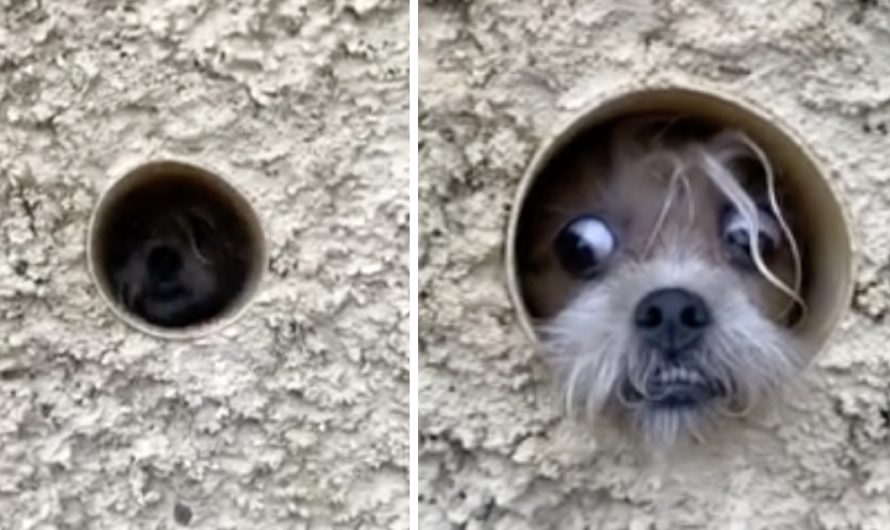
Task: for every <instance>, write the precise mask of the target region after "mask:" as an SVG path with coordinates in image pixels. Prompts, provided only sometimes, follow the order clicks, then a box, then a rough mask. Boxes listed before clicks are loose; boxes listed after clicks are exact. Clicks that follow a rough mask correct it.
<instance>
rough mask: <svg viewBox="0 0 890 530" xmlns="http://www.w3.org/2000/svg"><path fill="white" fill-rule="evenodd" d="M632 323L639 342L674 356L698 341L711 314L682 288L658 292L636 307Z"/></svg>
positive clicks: (696, 296)
mask: <svg viewBox="0 0 890 530" xmlns="http://www.w3.org/2000/svg"><path fill="white" fill-rule="evenodd" d="M634 324H635V325H636V328H637V333H639V334H640V335H641V336H642V338H643V340H645V341H647V342H648V343H649V344H651V345H653V346H655V347H657V348H659V349H660V350H662V351H665V352H669V353H676V352H679V351H681V350H683V349H684V348H686V347H688V346H690V345H692V344H693V343H694V342H695V341H697V340H698V339H700V338H701V336H702V335H703V334H704V332H705V329H707V327H708V326H709V325H710V324H711V312H710V311H709V310H708V304H707V303H706V302H705V301H704V300H703V299H702V298H701V297H700V296H698V295H697V294H695V293H692V292H690V291H688V290H686V289H681V288H676V287H673V288H667V289H658V290H655V291H652V292H650V293H649V294H647V295H646V296H644V297H643V299H642V300H640V302H639V303H638V304H637V308H636V310H635V312H634Z"/></svg>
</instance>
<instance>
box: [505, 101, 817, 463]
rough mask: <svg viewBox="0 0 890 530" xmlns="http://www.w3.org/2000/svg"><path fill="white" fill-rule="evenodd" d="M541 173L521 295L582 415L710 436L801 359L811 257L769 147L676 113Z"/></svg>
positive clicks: (649, 432)
mask: <svg viewBox="0 0 890 530" xmlns="http://www.w3.org/2000/svg"><path fill="white" fill-rule="evenodd" d="M596 133H597V134H595V135H593V134H592V135H589V136H585V137H582V138H581V139H580V140H578V141H576V142H575V143H574V144H573V146H571V147H570V148H569V149H568V151H567V154H565V155H564V156H561V157H560V158H558V159H557V160H556V161H554V163H553V164H551V166H550V167H549V169H548V170H547V171H546V172H545V173H544V174H542V175H541V182H542V184H540V185H539V186H537V188H536V189H535V195H534V196H535V200H536V202H535V205H530V208H532V209H531V210H530V211H528V212H526V213H525V214H524V216H523V221H522V229H521V230H522V232H521V234H522V236H521V237H522V241H521V242H520V246H519V267H520V275H521V278H522V289H523V292H524V296H525V298H526V300H527V302H528V305H529V308H530V310H531V312H532V314H533V316H534V317H535V318H536V320H537V322H538V331H539V335H540V336H541V338H542V343H543V355H544V357H545V359H546V360H547V361H548V362H549V363H550V364H551V366H552V367H553V368H554V370H555V372H556V374H557V375H558V378H559V381H560V384H561V388H562V392H563V395H564V398H565V402H566V404H567V406H568V407H569V409H570V410H572V411H583V412H584V413H586V414H587V415H589V416H591V417H600V416H604V417H607V418H610V419H612V420H615V421H616V422H617V423H618V424H619V425H620V426H621V427H623V428H625V430H629V431H631V432H632V433H634V434H637V435H639V436H640V437H641V438H642V440H643V441H645V442H646V443H648V444H649V445H650V446H653V445H654V446H658V445H661V446H669V445H673V444H675V443H677V442H681V441H683V440H688V439H698V440H701V439H705V438H707V437H708V435H709V434H711V433H713V432H714V431H715V430H717V429H721V428H723V427H724V422H726V421H729V419H730V418H739V417H747V416H749V415H751V414H754V413H755V412H756V411H759V410H763V409H764V408H765V407H767V406H768V405H769V404H770V403H771V402H773V401H774V400H776V399H778V397H779V396H780V395H781V393H782V390H783V389H784V388H785V386H786V385H787V384H788V383H789V381H790V380H791V378H792V377H793V376H794V374H795V372H796V370H798V369H799V367H800V366H801V354H800V352H799V351H798V346H797V345H796V344H795V340H794V338H793V337H792V335H791V334H790V333H789V332H788V331H787V326H788V324H789V323H790V322H791V320H792V319H793V318H794V316H795V314H796V315H797V316H799V315H800V311H802V310H803V309H804V306H803V301H802V298H801V295H800V291H801V282H802V271H801V249H800V248H798V243H797V241H796V239H795V236H794V233H793V232H792V230H791V227H790V225H789V220H788V219H787V218H786V217H787V216H786V213H785V212H783V211H782V210H783V207H782V204H780V200H779V195H778V192H777V189H776V183H775V176H774V174H773V170H772V168H771V166H770V163H769V160H768V159H767V158H766V156H765V155H764V153H763V151H762V150H761V149H760V148H759V147H758V146H757V145H756V144H755V143H754V142H753V141H751V140H750V139H749V138H748V137H746V136H745V135H744V134H742V133H740V132H738V131H731V130H722V131H721V130H717V129H715V128H713V127H710V126H708V125H706V124H702V123H698V122H696V121H695V120H688V119H682V118H676V117H669V118H664V119H660V118H659V119H631V120H625V121H624V122H620V123H617V124H612V125H611V126H610V127H609V128H608V131H607V134H605V136H604V134H603V133H604V129H598V130H597V131H596Z"/></svg>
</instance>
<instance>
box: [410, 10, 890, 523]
mask: <svg viewBox="0 0 890 530" xmlns="http://www.w3.org/2000/svg"><path fill="white" fill-rule="evenodd" d="M420 25H421V30H420V34H421V44H420V51H421V59H420V64H421V72H420V73H421V79H422V85H421V200H422V202H421V210H422V218H421V237H422V239H421V247H422V261H421V266H422V273H421V309H422V311H421V326H422V328H421V334H420V336H421V381H420V392H421V400H420V418H421V433H420V434H421V461H420V484H421V527H422V528H430V529H432V528H436V529H447V528H468V529H474V528H479V529H481V528H495V529H502V530H522V529H551V528H552V529H560V530H568V529H585V528H591V529H593V528H609V529H633V530H647V529H677V528H713V529H748V528H751V529H759V528H770V529H777V528H780V529H781V528H787V529H792V528H793V529H837V530H840V529H854V528H855V529H868V530H877V529H882V528H890V383H888V381H890V347H888V343H890V334H888V329H890V323H888V322H887V321H886V317H885V315H886V313H887V310H888V307H890V305H888V304H890V257H888V256H890V191H888V188H887V182H888V181H890V136H888V131H890V5H888V4H887V3H886V2H883V1H882V0H876V1H864V0H863V1H854V0H849V1H848V0H838V1H830V2H825V1H822V2H817V1H809V0H800V1H797V0H791V1H787V2H780V3H776V2H771V1H766V0H755V1H751V2H711V1H706V0H670V1H666V2H647V1H639V0H629V1H620V2H619V1H607V0H600V1H586V2H580V1H579V2H562V1H551V0H543V1H541V2H514V1H511V0H492V1H484V2H482V1H464V2H444V1H434V2H426V3H422V5H421V18H420ZM656 81H666V82H670V81H674V82H678V83H682V84H686V85H692V86H708V87H711V88H715V89H718V90H722V91H726V92H728V93H730V94H733V95H737V96H740V97H742V98H744V99H747V100H750V101H753V102H755V103H756V104H758V105H759V106H761V107H763V108H764V109H766V110H767V111H769V112H771V113H772V114H774V115H776V116H778V117H779V118H780V119H782V120H783V121H784V122H786V123H787V124H788V125H789V126H790V127H791V128H793V129H794V130H795V131H796V132H797V133H798V134H799V135H800V136H802V137H803V138H804V139H805V140H806V142H808V143H809V144H810V145H811V146H812V147H813V148H814V149H815V151H816V152H817V154H818V155H819V157H820V159H821V160H822V161H823V163H824V164H825V166H826V168H827V169H828V171H829V172H830V174H831V178H832V180H833V184H834V186H835V187H836V188H837V189H838V190H839V192H840V193H841V194H842V200H843V201H844V202H845V203H846V204H847V206H848V207H849V212H850V216H851V221H852V224H853V228H854V231H855V235H856V238H857V240H856V245H857V260H858V269H857V273H856V278H855V280H856V296H855V300H854V301H853V303H852V304H851V308H850V311H849V313H848V314H847V316H846V318H845V319H844V321H843V322H842V325H841V326H840V329H839V332H838V333H837V334H836V336H835V337H834V339H833V340H832V341H831V343H830V344H829V346H828V347H827V348H826V349H825V350H824V351H823V353H822V355H821V357H819V358H818V360H817V361H816V363H815V364H814V365H813V366H812V368H811V370H810V371H809V372H808V374H807V376H806V388H807V392H805V393H803V394H802V395H803V396H805V397H804V398H802V399H801V400H800V402H799V403H797V404H796V409H795V410H796V411H797V412H796V413H793V414H791V415H790V417H789V418H787V419H786V420H785V421H782V422H780V423H773V424H770V425H767V426H766V427H765V428H763V429H762V431H761V432H759V433H757V435H756V436H754V438H755V440H754V442H755V443H752V444H750V445H749V446H748V448H747V449H737V450H734V451H731V452H728V453H726V454H723V455H722V456H721V455H719V454H718V455H711V454H701V455H698V456H697V457H692V458H689V459H688V460H684V461H683V462H682V463H679V464H675V465H674V466H672V467H668V468H662V467H659V466H647V465H644V464H643V463H641V462H639V461H638V459H637V458H636V457H634V456H633V455H631V453H630V452H628V451H626V450H622V449H621V447H616V446H615V445H614V444H609V443H606V441H605V440H604V438H603V437H602V436H600V435H596V434H595V433H591V432H589V431H588V430H585V429H584V428H582V427H579V426H577V425H574V424H573V423H572V422H571V421H568V420H566V419H564V418H563V417H562V415H561V412H560V409H559V407H558V406H557V405H556V404H555V403H554V400H553V399H552V397H551V396H552V393H551V380H550V378H549V374H548V373H547V370H546V369H545V368H544V366H543V365H542V363H541V362H540V361H539V360H538V359H537V358H536V357H535V355H534V352H533V351H532V348H531V347H530V346H529V344H528V342H527V341H526V339H525V337H524V336H523V334H522V333H521V331H520V329H519V327H518V326H517V324H516V321H515V319H514V316H513V312H512V308H511V306H510V303H509V300H508V297H507V293H506V290H505V287H504V285H505V281H504V278H503V272H502V271H503V264H502V244H503V236H504V232H505V229H506V221H507V215H508V211H509V207H510V206H511V204H510V203H511V200H512V197H513V193H514V191H515V187H516V185H517V183H518V181H519V178H520V176H521V174H522V172H523V169H524V167H525V165H526V164H527V163H528V162H529V161H530V158H531V156H532V154H533V152H534V150H535V148H536V147H537V144H538V142H539V140H540V139H541V138H543V137H545V136H546V135H547V134H548V133H550V132H551V128H552V127H553V126H554V125H555V124H556V123H558V122H560V121H562V120H564V119H565V118H567V117H569V116H570V115H572V114H573V112H575V111H577V109H578V108H579V107H581V106H583V105H584V104H585V103H586V102H589V101H591V100H594V99H597V98H598V97H599V95H601V94H604V93H608V92H609V91H610V90H611V89H612V88H613V87H615V86H626V85H632V84H635V83H643V82H646V83H654V82H656ZM666 469H667V470H666Z"/></svg>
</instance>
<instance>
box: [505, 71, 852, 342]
mask: <svg viewBox="0 0 890 530" xmlns="http://www.w3.org/2000/svg"><path fill="white" fill-rule="evenodd" d="M647 115H669V116H684V117H688V118H691V119H692V123H694V124H695V123H697V124H703V125H704V126H705V127H716V128H733V129H738V130H741V131H743V132H744V133H745V134H746V135H748V136H749V137H750V138H751V139H752V140H753V141H754V142H755V143H756V144H758V145H759V146H761V147H762V148H763V150H764V152H765V154H766V157H767V158H768V159H769V160H770V161H771V162H772V163H773V164H774V166H775V170H776V172H777V175H778V176H777V179H781V185H782V186H784V188H785V189H786V190H787V192H788V195H789V197H790V198H789V203H790V207H791V208H792V209H793V211H794V213H795V214H796V216H797V220H798V224H799V230H800V233H799V237H800V238H801V240H802V247H803V252H804V255H803V256H802V257H803V267H804V271H803V275H802V276H803V285H802V289H801V292H802V296H803V298H804V301H805V303H806V306H807V309H808V310H807V312H806V314H805V315H802V314H793V315H792V318H790V319H789V322H790V323H793V327H792V331H793V332H794V334H795V335H796V336H797V337H798V338H799V339H801V341H802V342H803V343H804V344H805V345H806V346H807V347H808V350H809V351H810V352H811V353H812V354H815V353H816V352H818V351H819V350H820V349H821V348H822V346H823V344H824V343H825V341H826V340H827V339H828V337H829V335H830V334H831V332H832V331H833V330H834V328H835V327H836V325H837V323H838V322H839V321H840V319H841V317H842V316H843V314H844V312H845V310H846V308H847V306H848V303H849V300H850V297H851V293H852V283H853V282H852V278H853V273H852V271H853V251H852V237H851V234H850V230H849V226H848V223H847V219H846V215H845V213H844V208H843V205H842V203H841V201H840V200H839V198H838V196H837V195H836V194H835V192H834V190H833V189H832V186H831V184H830V182H829V180H828V178H827V176H826V174H825V172H824V171H823V170H822V168H821V167H820V165H819V162H818V160H817V159H816V158H815V157H814V156H813V154H812V153H811V152H810V150H809V149H808V148H807V146H806V145H805V144H804V143H803V142H802V141H801V140H800V139H799V138H798V137H797V136H796V135H794V134H793V133H792V132H790V131H789V130H788V129H787V128H786V127H785V126H784V125H783V124H782V123H781V121H780V120H778V119H776V118H775V117H772V116H769V115H767V114H764V113H763V112H762V111H760V110H759V109H755V108H754V107H752V106H751V105H749V104H748V103H746V102H742V101H736V100H734V99H731V98H728V97H726V96H723V95H716V94H713V93H710V92H706V91H702V90H698V89H690V88H685V87H677V86H666V87H652V88H644V89H637V90H629V91H622V92H619V93H617V94H612V95H609V96H607V97H605V98H603V99H601V100H599V101H597V102H595V103H594V104H593V105H591V106H589V107H587V108H586V109H584V110H582V111H581V112H580V113H579V114H578V115H577V116H575V117H574V118H573V119H571V120H570V121H569V122H567V123H565V124H564V126H563V127H561V128H559V129H557V130H556V131H555V132H554V134H553V135H552V136H551V137H549V138H547V139H546V140H545V141H544V142H543V144H542V146H541V148H540V149H539V151H538V152H537V154H536V155H535V157H534V159H533V160H532V162H531V164H530V165H529V167H528V169H527V171H526V173H525V175H524V176H523V178H522V181H521V182H520V185H519V189H518V191H517V194H516V198H515V200H514V203H513V209H512V212H511V218H510V225H509V228H508V233H507V241H506V256H507V259H506V268H507V279H508V284H509V285H508V288H509V291H510V295H511V298H512V300H513V303H514V306H515V307H516V309H517V314H518V317H519V322H520V324H521V325H522V327H523V328H524V330H525V331H526V333H527V335H528V336H529V337H530V338H532V339H533V340H535V341H537V340H538V339H539V337H538V336H537V332H536V331H535V329H534V327H533V326H532V321H534V320H535V319H536V318H539V317H540V315H539V314H538V312H537V311H536V308H535V304H534V301H533V300H532V297H531V296H530V295H529V294H528V293H527V292H526V291H525V290H524V289H523V271H522V266H520V263H519V262H520V261H521V260H522V256H526V255H527V254H528V252H529V251H528V248H527V245H528V242H527V241H528V237H527V234H528V229H527V226H529V222H527V221H528V219H534V216H530V215H526V212H528V211H532V210H534V205H535V204H537V202H536V201H540V200H544V199H542V198H541V190H542V189H544V188H546V187H547V186H550V187H551V188H553V187H556V186H558V184H554V182H555V178H556V177H555V176H556V175H560V174H562V173H561V171H560V169H561V168H562V166H560V165H559V164H560V163H562V162H561V161H562V160H565V157H566V154H567V153H571V152H573V150H577V149H587V147H586V146H589V145H596V142H591V141H589V140H590V138H594V139H595V135H596V134H598V132H597V131H603V130H606V129H608V128H609V127H610V124H613V123H616V122H617V121H620V120H622V119H625V118H628V117H634V116H647ZM585 138H586V139H587V140H588V141H587V143H584V140H585ZM579 146H581V147H579ZM524 266H525V267H528V266H529V265H528V264H526V265H524Z"/></svg>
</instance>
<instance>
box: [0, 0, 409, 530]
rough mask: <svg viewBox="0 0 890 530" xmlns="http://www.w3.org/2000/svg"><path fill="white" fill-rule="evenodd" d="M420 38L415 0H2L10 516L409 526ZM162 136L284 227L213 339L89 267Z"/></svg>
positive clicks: (0, 185)
mask: <svg viewBox="0 0 890 530" xmlns="http://www.w3.org/2000/svg"><path fill="white" fill-rule="evenodd" d="M407 39H408V9H407V2H403V1H400V0H334V1H328V0H280V1H277V0H269V1H267V0H256V1H254V0H243V1H242V0H234V1H217V0H175V1H174V0H151V1H145V2H143V1H130V0H120V1H118V0H76V1H70V2H68V1H53V0H43V1H40V0H10V1H3V2H0V175H2V177H0V203H2V207H0V529H3V530H7V529H9V530H23V529H32V530H50V529H55V530H63V529H69V530H75V529H76V530H82V529H109V530H125V529H147V528H152V529H165V528H182V527H183V526H182V525H181V524H180V523H177V522H176V520H175V519H176V518H175V517H174V511H177V512H178V513H179V515H180V517H179V519H180V520H181V521H184V520H185V519H187V518H185V517H182V516H183V515H185V514H186V513H187V512H191V519H190V521H189V524H188V527H189V528H201V529H207V530H222V529H238V530H248V529H262V530H275V529H279V530H284V529H288V530H291V529H310V528H311V529H321V528H325V529H328V528H332V529H347V528H348V529H355V528H363V529H390V528H394V529H404V528H407V527H408V521H407V519H408V514H407V510H408V499H407V489H408V480H407V469H408V369H407V355H408V353H407V325H406V324H405V322H406V315H407V311H408V301H407V296H406V293H407V259H406V255H407V242H408V220H407V215H408V214H407V212H408V194H407V191H406V190H407V184H408V167H407V165H408V159H407V149H406V143H405V142H406V138H407V134H408V132H407V131H408V122H407V112H408V110H407V109H408V99H407V97H408V95H407V93H408V90H407V79H408V42H407ZM162 155H175V156H183V157H187V158H188V159H190V160H197V161H201V162H203V163H206V164H210V165H211V166H212V167H215V168H218V169H219V170H220V171H221V172H222V173H223V174H224V175H226V176H227V177H228V178H229V179H230V180H231V181H232V182H233V183H234V184H235V185H236V186H237V187H238V188H239V189H241V190H243V191H244V192H245V194H246V195H247V196H248V197H249V198H250V199H251V201H252V202H253V204H254V206H255V208H256V209H257V211H258V213H259V214H260V216H261V217H262V218H263V220H264V222H265V224H266V234H267V238H268V240H269V244H270V263H269V268H268V271H267V273H266V277H265V280H264V283H263V284H262V286H261V287H260V290H259V292H258V294H257V296H256V299H255V301H254V304H253V305H252V306H251V308H250V309H249V310H248V312H247V313H246V314H245V315H244V316H243V317H242V318H241V319H240V320H238V322H237V323H235V324H233V325H232V326H230V327H228V328H226V329H225V330H223V331H222V332H220V333H216V334H213V335H211V336H209V337H206V338H203V339H200V340H196V341H191V342H189V341H185V342H165V341H162V340H159V339H156V338H152V337H150V336H147V335H144V334H141V333H139V332H136V331H134V330H133V329H131V328H129V327H127V326H125V325H124V324H122V323H121V322H120V321H118V320H117V319H116V318H115V317H114V316H113V315H112V313H111V312H110V311H109V310H108V309H107V308H106V306H105V305H104V304H103V302H102V301H101V300H100V298H99V296H98V295H97V293H96V290H95V288H94V287H93V285H92V283H91V281H90V278H89V275H88V273H87V268H86V261H85V254H84V250H85V248H84V246H85V235H86V229H87V221H88V218H89V214H90V212H91V209H92V206H93V204H94V203H95V200H96V198H97V197H98V194H99V193H100V192H101V191H102V190H103V189H104V188H105V187H106V186H107V185H108V184H110V182H109V174H111V173H113V172H114V171H115V170H116V168H119V167H120V166H121V165H125V164H129V163H132V162H133V161H136V162H139V161H145V160H149V159H152V158H155V157H159V156H162ZM177 505H178V506H179V508H178V509H177V508H175V507H176V506H177Z"/></svg>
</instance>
